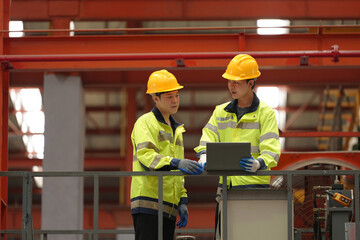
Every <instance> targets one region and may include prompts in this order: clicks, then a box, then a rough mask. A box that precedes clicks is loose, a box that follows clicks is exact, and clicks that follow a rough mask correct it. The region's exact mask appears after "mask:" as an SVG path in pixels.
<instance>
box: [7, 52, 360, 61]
mask: <svg viewBox="0 0 360 240" xmlns="http://www.w3.org/2000/svg"><path fill="white" fill-rule="evenodd" d="M241 53H244V54H245V53H246V54H250V55H251V56H253V57H255V58H299V57H303V56H308V57H323V58H333V59H334V61H335V62H337V61H338V59H339V58H340V57H360V50H324V51H315V50H314V51H266V52H260V51H258V52H211V53H203V52H198V53H187V52H183V53H119V54H56V55H50V54H49V55H0V61H1V62H10V63H11V62H60V61H120V60H173V59H229V58H233V57H234V56H236V55H237V54H241Z"/></svg>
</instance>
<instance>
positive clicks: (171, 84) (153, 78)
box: [146, 70, 183, 94]
mask: <svg viewBox="0 0 360 240" xmlns="http://www.w3.org/2000/svg"><path fill="white" fill-rule="evenodd" d="M181 88H183V86H181V85H180V84H179V83H178V81H177V80H176V78H175V76H174V75H173V74H172V73H170V72H168V71H166V70H159V71H155V72H153V73H152V74H151V75H150V77H149V81H148V84H147V91H146V93H148V94H152V93H160V92H170V91H175V90H178V89H181Z"/></svg>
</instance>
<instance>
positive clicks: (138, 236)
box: [132, 213, 175, 240]
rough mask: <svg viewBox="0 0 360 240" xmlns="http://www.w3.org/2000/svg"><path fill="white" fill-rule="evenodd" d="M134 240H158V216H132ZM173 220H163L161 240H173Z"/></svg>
mask: <svg viewBox="0 0 360 240" xmlns="http://www.w3.org/2000/svg"><path fill="white" fill-rule="evenodd" d="M132 217H133V222H134V229H135V240H158V216H156V215H150V214H141V213H139V214H133V215H132ZM174 233H175V220H171V219H170V218H163V240H173V239H174Z"/></svg>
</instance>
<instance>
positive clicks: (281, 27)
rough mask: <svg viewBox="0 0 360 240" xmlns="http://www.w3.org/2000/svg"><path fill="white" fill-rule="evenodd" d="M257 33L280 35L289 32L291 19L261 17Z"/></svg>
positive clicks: (258, 21)
mask: <svg viewBox="0 0 360 240" xmlns="http://www.w3.org/2000/svg"><path fill="white" fill-rule="evenodd" d="M257 26H258V29H257V33H258V34H260V35H280V34H287V33H289V28H286V27H288V26H290V20H282V19H259V20H257Z"/></svg>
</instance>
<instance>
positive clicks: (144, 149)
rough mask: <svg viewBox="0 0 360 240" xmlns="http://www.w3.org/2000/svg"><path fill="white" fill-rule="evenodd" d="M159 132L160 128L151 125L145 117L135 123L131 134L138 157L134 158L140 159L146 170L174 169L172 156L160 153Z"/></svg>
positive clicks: (135, 153)
mask: <svg viewBox="0 0 360 240" xmlns="http://www.w3.org/2000/svg"><path fill="white" fill-rule="evenodd" d="M157 134H158V129H157V128H156V127H154V126H151V125H149V123H148V122H147V121H144V119H141V120H140V121H137V122H136V123H135V126H134V129H133V132H132V134H131V140H132V142H133V146H134V157H135V158H136V159H134V160H138V161H139V163H140V164H141V166H142V167H143V168H144V169H145V170H146V171H154V170H163V171H169V170H172V169H173V167H172V166H171V165H170V161H171V160H172V157H170V156H163V155H161V154H160V149H159V143H158V139H157Z"/></svg>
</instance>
